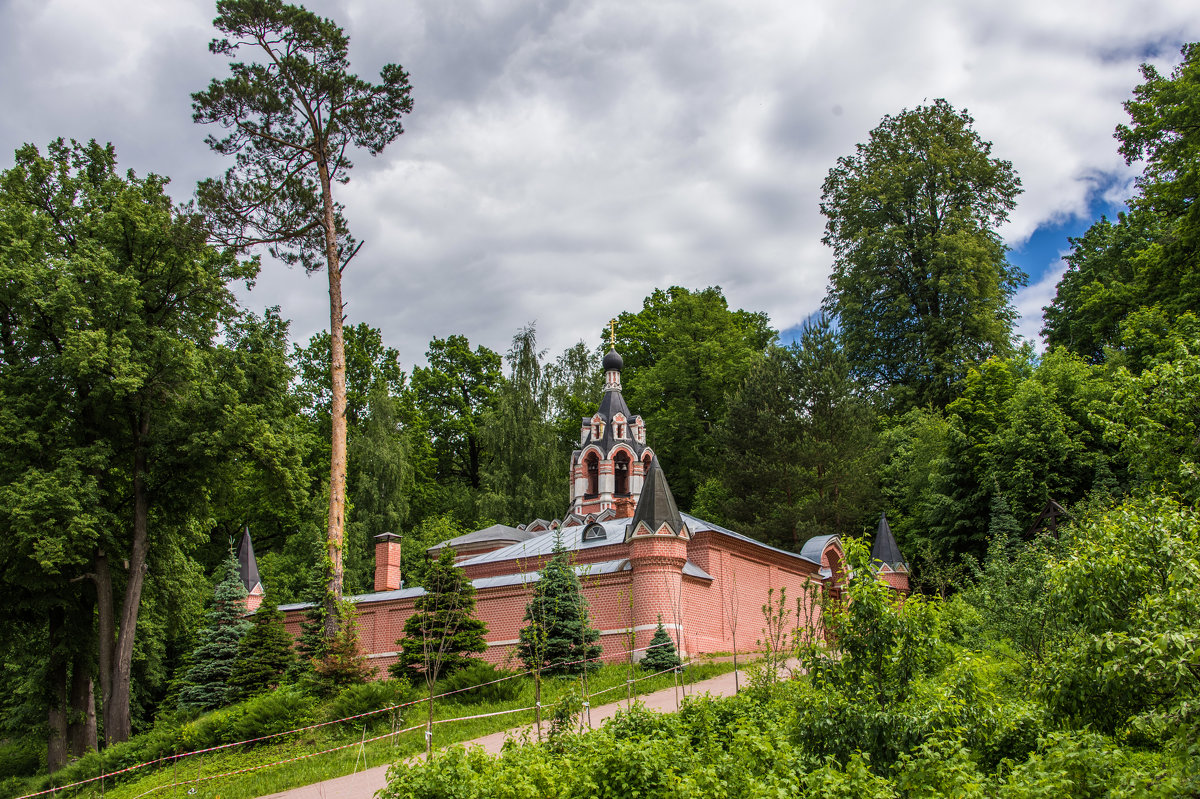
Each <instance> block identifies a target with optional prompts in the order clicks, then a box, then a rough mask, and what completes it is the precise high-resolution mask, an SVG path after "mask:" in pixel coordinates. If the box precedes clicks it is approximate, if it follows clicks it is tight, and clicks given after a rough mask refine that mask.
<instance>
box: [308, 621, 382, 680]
mask: <svg viewBox="0 0 1200 799" xmlns="http://www.w3.org/2000/svg"><path fill="white" fill-rule="evenodd" d="M338 619H339V621H338V632H337V635H335V636H334V637H333V640H332V641H329V642H328V644H327V645H326V647H325V654H324V655H323V656H321V657H320V658H318V659H316V660H314V661H313V679H314V680H315V681H316V683H317V686H318V688H319V689H320V690H321V692H322V693H324V694H326V695H329V696H332V695H333V694H336V693H338V692H339V691H341V690H342V689H343V688H347V687H349V686H351V685H361V684H362V683H365V682H367V681H368V680H370V679H373V678H374V677H375V669H374V667H372V666H371V665H370V664H369V663H367V657H366V654H365V653H364V652H363V648H362V645H361V644H360V643H359V640H358V614H357V613H356V612H355V610H354V606H353V605H352V604H350V603H349V602H342V604H341V606H340V607H339V609H338Z"/></svg>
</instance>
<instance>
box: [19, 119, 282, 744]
mask: <svg viewBox="0 0 1200 799" xmlns="http://www.w3.org/2000/svg"><path fill="white" fill-rule="evenodd" d="M165 184H166V181H165V179H163V178H160V177H158V176H155V175H150V176H148V177H146V178H138V177H137V176H135V175H133V174H132V173H130V174H127V175H126V176H124V177H122V176H121V175H120V174H119V173H118V171H117V166H116V156H115V153H114V151H113V149H112V147H104V146H101V145H99V144H96V143H94V142H92V143H89V144H87V145H79V144H73V145H67V144H66V143H64V142H62V141H61V140H59V141H57V142H54V143H53V144H51V146H50V147H49V149H48V152H47V155H46V156H45V157H43V156H42V154H41V153H39V152H38V150H37V149H36V148H35V147H32V146H26V147H24V148H22V149H21V150H19V151H18V153H17V157H16V164H15V166H14V167H13V168H12V169H10V170H8V171H7V172H5V173H4V174H3V176H2V177H0V214H3V216H4V221H3V225H4V228H5V230H4V235H2V236H0V248H3V251H4V257H3V258H0V263H3V269H4V279H3V281H0V284H2V285H3V288H2V289H0V291H2V292H3V297H2V300H0V314H2V315H3V319H2V320H0V331H2V333H0V339H2V340H0V347H2V348H3V381H2V384H0V390H2V391H3V394H4V402H3V406H4V408H5V412H4V414H3V415H2V424H3V432H2V435H3V436H4V438H5V442H4V446H3V447H0V450H2V451H3V452H4V458H3V459H0V464H2V465H0V469H3V475H2V478H0V494H2V495H3V501H0V507H2V512H0V527H2V528H3V530H4V535H5V539H6V540H7V541H8V542H9V546H8V547H6V548H5V551H4V553H2V554H0V561H3V567H2V568H3V570H4V572H5V575H6V584H8V585H10V586H22V587H23V589H27V590H28V591H29V592H30V593H29V594H28V595H26V598H28V599H29V600H31V601H34V600H36V598H37V597H39V596H40V597H42V600H45V599H53V597H55V596H60V597H62V599H63V601H64V602H65V601H68V600H69V601H70V602H76V601H78V602H83V603H94V607H95V608H96V611H95V619H96V628H95V629H96V635H97V654H96V668H97V671H98V677H99V683H100V694H101V696H102V698H103V704H104V725H103V726H104V733H105V736H106V738H107V739H108V740H109V741H121V740H124V739H126V738H128V737H129V735H130V731H131V726H132V724H131V716H130V681H131V678H132V663H133V658H134V650H135V646H134V645H135V640H136V635H137V627H138V618H139V613H140V611H141V610H142V607H143V604H144V601H145V598H144V594H143V589H144V588H145V586H146V584H147V580H148V579H149V580H150V581H152V582H153V581H155V580H159V579H162V578H163V577H164V576H165V575H167V573H169V572H171V571H172V570H173V569H172V568H166V567H167V566H168V564H169V565H170V566H172V567H174V566H176V565H178V564H179V563H186V562H187V553H188V552H189V551H190V550H191V548H193V547H194V546H196V545H197V544H198V542H199V537H200V536H201V535H202V533H203V526H202V523H201V521H200V520H201V519H202V518H207V517H208V513H207V512H206V509H205V503H206V502H207V501H208V498H209V497H210V496H211V490H210V489H211V481H212V479H213V477H214V474H215V473H216V472H218V471H220V468H219V466H218V464H219V463H222V462H224V461H225V459H226V458H228V457H230V456H231V455H233V453H232V452H231V451H230V450H229V449H228V448H227V447H225V446H218V445H216V444H215V442H216V440H217V439H220V438H221V435H222V431H223V430H225V429H228V428H230V427H231V426H233V424H234V423H235V422H234V417H236V416H237V414H238V413H239V412H240V409H239V408H238V407H237V403H238V397H237V394H236V392H232V391H231V392H230V393H226V388H227V387H226V386H225V385H224V384H223V383H222V380H221V378H220V377H219V375H220V374H221V369H220V360H219V359H214V357H213V347H214V339H215V337H216V335H217V331H218V330H219V329H220V327H221V326H222V325H223V324H228V323H230V322H232V320H233V319H234V316H235V313H236V310H235V304H234V300H233V296H232V294H231V292H230V291H229V289H228V287H227V283H228V281H230V280H233V279H250V278H252V277H253V275H254V274H255V271H256V268H255V265H254V264H252V263H242V262H239V261H237V260H236V259H235V258H233V257H232V255H230V254H228V253H222V252H218V251H217V250H214V249H212V248H210V247H209V246H208V245H207V244H206V241H205V233H204V229H203V226H202V225H201V224H200V220H199V219H197V218H196V217H195V216H194V215H191V214H188V213H186V212H185V211H181V210H177V209H174V208H173V207H172V205H171V201H170V198H168V197H167V196H166V194H165V192H164V187H165ZM256 443H261V442H256ZM235 446H238V445H236V444H235ZM252 448H253V447H251V449H252ZM238 454H239V455H249V454H250V453H249V451H238ZM168 487H169V490H168ZM152 563H154V564H157V565H158V566H159V567H160V568H158V569H156V570H155V572H154V574H150V566H151V564H152ZM174 570H175V571H178V569H174ZM10 577H11V581H10V580H9V579H8V578H10ZM81 579H90V580H91V582H92V583H93V584H94V593H92V592H91V591H87V592H83V587H84V586H83V584H81V583H80V582H79V580H81ZM80 592H83V593H80ZM42 600H37V602H42ZM68 604H69V603H68ZM56 605H58V606H59V607H63V605H62V604H61V603H60V602H59V601H58V600H54V601H50V602H48V603H42V604H41V605H40V609H39V610H38V611H37V612H38V613H42V614H44V613H46V612H48V611H49V610H51V609H52V608H53V607H54V606H56ZM29 607H31V608H35V607H38V605H37V603H36V602H35V604H34V605H30V606H29ZM41 618H42V619H45V618H46V616H44V615H43V616H42V617H41ZM84 618H86V619H88V620H89V623H88V627H89V629H90V619H91V618H92V613H91V611H88V612H86V613H85V614H84ZM43 623H45V622H43ZM56 629H57V630H59V633H58V634H62V633H64V632H65V631H66V628H65V627H63V626H61V625H60V626H57V627H56ZM72 640H73V641H74V642H75V644H76V645H83V643H84V642H86V641H88V640H89V639H88V636H86V635H75V636H73V637H72ZM62 643H63V642H61V641H54V642H51V646H52V647H58V646H60V645H61V644H62Z"/></svg>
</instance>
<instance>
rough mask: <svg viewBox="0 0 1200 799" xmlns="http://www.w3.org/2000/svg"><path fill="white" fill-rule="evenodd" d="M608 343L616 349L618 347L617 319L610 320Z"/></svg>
mask: <svg viewBox="0 0 1200 799" xmlns="http://www.w3.org/2000/svg"><path fill="white" fill-rule="evenodd" d="M608 343H609V344H610V345H611V346H612V348H613V349H614V350H615V349H616V348H617V320H616V319H609V320H608Z"/></svg>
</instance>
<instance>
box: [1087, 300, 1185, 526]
mask: <svg viewBox="0 0 1200 799" xmlns="http://www.w3.org/2000/svg"><path fill="white" fill-rule="evenodd" d="M1160 341H1161V342H1162V345H1161V349H1162V352H1161V353H1160V354H1158V355H1154V356H1152V357H1150V358H1149V359H1148V363H1147V364H1146V368H1145V370H1144V371H1142V372H1141V373H1140V374H1138V375H1134V374H1132V373H1131V372H1130V371H1129V370H1127V369H1125V368H1124V367H1120V368H1118V369H1116V371H1115V373H1114V374H1113V376H1112V382H1113V386H1114V390H1113V394H1112V400H1111V402H1110V403H1109V406H1108V408H1107V409H1105V411H1104V412H1103V416H1104V417H1105V435H1106V437H1107V438H1108V439H1109V440H1110V441H1113V442H1115V443H1116V444H1117V445H1118V446H1119V447H1120V451H1121V454H1122V455H1123V456H1124V458H1125V459H1126V460H1127V461H1128V463H1129V469H1130V472H1131V473H1132V475H1133V477H1134V479H1135V480H1136V482H1137V483H1138V485H1139V488H1141V489H1142V490H1150V491H1159V492H1164V491H1165V492H1176V493H1178V495H1179V496H1180V497H1181V498H1183V499H1184V500H1185V501H1188V502H1197V501H1200V403H1197V401H1196V398H1197V397H1200V321H1198V320H1197V318H1196V316H1195V315H1194V314H1191V313H1188V314H1185V315H1184V316H1183V317H1181V318H1180V319H1179V320H1177V327H1176V329H1175V330H1173V331H1172V332H1170V333H1168V334H1167V335H1165V336H1163V337H1162V338H1161V339H1160Z"/></svg>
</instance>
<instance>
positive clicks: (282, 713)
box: [210, 686, 316, 745]
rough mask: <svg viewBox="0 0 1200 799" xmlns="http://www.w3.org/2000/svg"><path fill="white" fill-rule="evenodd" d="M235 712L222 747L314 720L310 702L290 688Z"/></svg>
mask: <svg viewBox="0 0 1200 799" xmlns="http://www.w3.org/2000/svg"><path fill="white" fill-rule="evenodd" d="M237 711H238V712H236V713H234V714H232V716H231V717H230V721H229V724H228V727H227V728H226V731H225V732H224V733H223V737H224V739H225V740H224V741H222V742H223V743H230V742H233V741H248V740H250V739H251V738H260V737H262V736H264V735H271V734H273V733H277V732H286V731H287V730H294V729H297V728H298V727H305V726H307V725H309V724H311V723H313V721H315V720H316V703H315V702H314V701H313V698H312V697H311V696H309V695H308V694H306V693H304V692H303V691H301V690H300V689H299V688H296V687H292V686H286V687H284V688H280V689H277V690H275V691H271V692H270V693H265V694H260V695H259V696H256V697H254V698H253V699H250V700H249V701H247V702H245V703H243V704H242V705H240V706H238V708H237ZM210 745H211V744H210Z"/></svg>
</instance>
